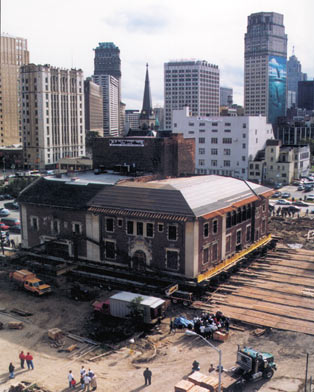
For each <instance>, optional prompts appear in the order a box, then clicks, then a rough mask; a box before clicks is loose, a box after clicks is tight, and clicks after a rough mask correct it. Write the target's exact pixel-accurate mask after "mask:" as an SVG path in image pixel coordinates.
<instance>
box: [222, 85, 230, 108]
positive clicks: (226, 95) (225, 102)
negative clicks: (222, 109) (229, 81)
mask: <svg viewBox="0 0 314 392" xmlns="http://www.w3.org/2000/svg"><path fill="white" fill-rule="evenodd" d="M232 104H233V89H232V88H230V87H220V106H227V107H231V105H232Z"/></svg>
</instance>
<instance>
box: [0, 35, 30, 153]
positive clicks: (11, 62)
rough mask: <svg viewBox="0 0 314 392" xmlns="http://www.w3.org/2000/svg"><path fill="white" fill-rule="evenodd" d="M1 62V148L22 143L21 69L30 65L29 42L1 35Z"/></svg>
mask: <svg viewBox="0 0 314 392" xmlns="http://www.w3.org/2000/svg"><path fill="white" fill-rule="evenodd" d="M0 60H1V63H0V146H8V145H11V144H18V143H21V142H22V137H21V128H20V113H19V112H20V102H19V68H20V66H21V65H24V64H28V63H29V52H28V50H27V40H26V39H24V38H19V37H11V36H9V35H1V45H0Z"/></svg>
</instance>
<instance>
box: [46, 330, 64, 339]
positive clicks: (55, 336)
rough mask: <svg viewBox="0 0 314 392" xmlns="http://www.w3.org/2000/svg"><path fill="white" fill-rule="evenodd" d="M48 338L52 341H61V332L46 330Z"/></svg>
mask: <svg viewBox="0 0 314 392" xmlns="http://www.w3.org/2000/svg"><path fill="white" fill-rule="evenodd" d="M48 337H49V338H50V339H52V340H61V339H62V338H63V332H62V330H61V329H59V328H52V329H49V330H48Z"/></svg>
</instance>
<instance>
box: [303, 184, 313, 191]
mask: <svg viewBox="0 0 314 392" xmlns="http://www.w3.org/2000/svg"><path fill="white" fill-rule="evenodd" d="M312 190H313V185H305V186H304V192H311V191H312Z"/></svg>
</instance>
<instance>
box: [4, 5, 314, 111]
mask: <svg viewBox="0 0 314 392" xmlns="http://www.w3.org/2000/svg"><path fill="white" fill-rule="evenodd" d="M0 1H1V0H0ZM255 12H278V13H281V14H283V15H284V25H285V29H286V30H285V31H286V34H288V57H289V56H291V54H292V49H293V47H294V48H295V49H294V50H295V55H296V56H297V58H298V59H299V61H301V64H302V71H303V72H306V73H307V74H308V77H309V78H310V79H313V77H314V49H313V38H314V23H313V15H314V1H313V0H299V1H297V2H295V1H288V0H272V1H270V0H263V1H261V0H258V1H257V0H238V1H234V0H223V1H217V0H193V1H187V0H89V1H86V0H45V1H43V0H2V8H1V32H5V33H8V34H10V35H13V36H19V37H23V38H27V40H28V49H29V51H30V61H31V62H32V63H35V64H51V65H53V66H56V67H62V68H81V69H82V70H83V71H84V76H85V77H88V76H91V75H92V74H93V67H94V51H93V49H94V48H96V47H97V46H98V43H99V42H114V43H115V45H117V46H118V47H119V48H120V58H121V67H122V101H123V102H125V103H126V105H127V106H126V109H141V106H142V100H143V92H144V80H145V65H146V63H148V64H149V76H150V84H151V92H152V100H153V105H154V106H163V100H164V97H163V66H164V63H165V62H167V61H169V60H178V59H197V60H206V61H208V62H209V63H211V64H216V65H218V67H219V69H220V86H225V87H231V88H233V101H234V103H237V104H239V105H243V72H244V71H243V69H244V68H243V64H244V34H245V32H246V27H247V17H248V15H250V14H251V13H255Z"/></svg>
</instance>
